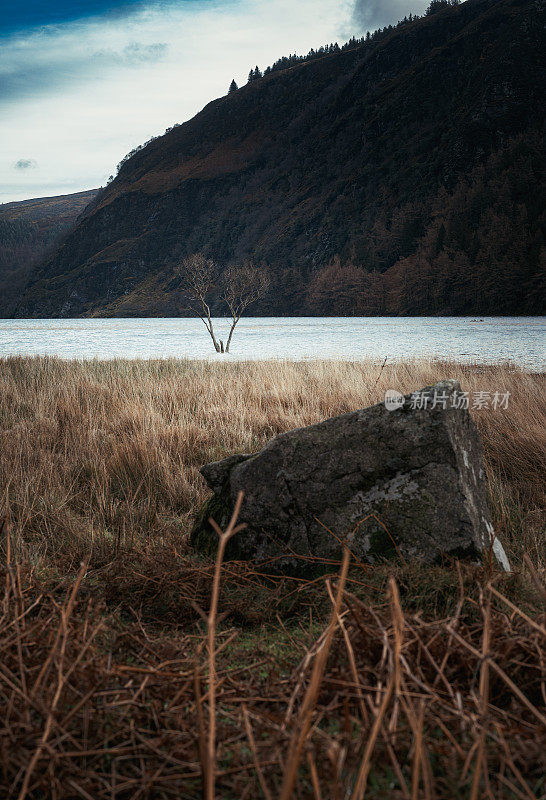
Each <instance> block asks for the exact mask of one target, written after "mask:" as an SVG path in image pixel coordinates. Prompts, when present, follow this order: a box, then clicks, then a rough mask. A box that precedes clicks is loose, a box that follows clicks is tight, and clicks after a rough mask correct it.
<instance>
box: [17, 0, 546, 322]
mask: <svg viewBox="0 0 546 800" xmlns="http://www.w3.org/2000/svg"><path fill="white" fill-rule="evenodd" d="M542 6H543V3H541V2H535V0H468V2H466V3H464V4H462V5H460V6H458V7H454V8H447V9H445V10H443V11H440V12H438V13H436V14H433V15H431V16H429V17H424V18H422V19H418V20H415V21H414V22H411V23H408V24H405V25H402V26H400V27H397V28H395V29H393V30H392V31H386V32H385V33H384V34H383V35H382V36H381V37H379V38H378V39H377V40H376V41H372V42H371V43H364V44H362V45H359V46H357V47H355V48H354V49H348V50H346V51H343V52H340V53H333V54H330V55H328V56H325V57H323V58H321V59H319V60H317V61H312V62H309V63H304V64H301V65H297V66H295V67H292V68H290V69H287V70H284V71H279V72H273V73H271V74H269V75H267V76H266V77H264V78H262V79H260V80H256V81H253V82H251V83H249V84H248V85H247V86H245V87H243V88H242V89H239V90H238V91H236V92H234V93H232V94H230V95H228V96H226V97H223V98H220V99H218V100H215V101H214V102H212V103H210V104H209V105H208V106H206V107H205V108H204V109H203V111H202V112H201V113H200V114H198V115H197V116H196V117H195V118H193V119H192V120H190V121H189V122H186V123H185V124H183V125H181V126H178V127H175V128H174V129H172V130H171V131H170V132H168V133H166V134H165V135H164V136H162V137H160V138H158V139H156V140H154V141H152V142H151V143H150V144H149V145H148V146H146V147H145V148H144V149H142V150H141V151H139V152H138V153H136V154H135V155H134V156H133V157H132V158H130V159H129V160H128V161H127V162H126V163H125V164H124V165H123V166H122V167H121V169H120V172H119V174H118V176H117V178H116V179H115V180H114V181H113V182H112V183H111V184H110V185H109V186H108V187H106V188H105V189H104V190H103V191H102V192H101V193H100V195H99V196H98V197H97V198H96V199H95V201H94V204H93V205H92V206H91V207H90V208H89V210H88V211H87V212H86V214H85V215H84V217H83V219H81V220H80V222H79V223H78V225H77V226H76V228H75V229H74V230H73V232H72V233H71V234H70V235H69V236H68V237H67V238H66V239H65V240H64V242H63V243H62V245H61V246H60V248H59V249H58V250H57V252H56V253H55V254H54V255H53V256H52V257H51V258H50V259H49V260H47V261H46V262H45V263H44V264H43V265H42V266H41V268H40V269H39V271H37V273H36V274H35V275H34V276H33V278H32V280H31V282H30V285H29V287H28V290H27V292H26V294H25V296H24V298H23V299H22V301H21V303H20V305H19V306H18V310H17V313H18V314H20V315H21V316H25V315H35V316H74V315H90V314H98V315H121V316H130V315H176V314H183V313H185V312H184V304H183V301H182V299H181V294H182V290H183V286H181V284H180V278H178V277H177V275H176V271H175V267H176V265H177V264H178V263H179V262H180V260H181V259H182V258H183V257H184V256H185V255H187V254H189V253H193V252H196V251H201V250H202V251H204V252H205V253H206V254H207V255H208V256H211V257H213V258H215V259H218V260H219V261H220V262H222V263H227V262H228V261H230V260H237V259H242V258H247V257H250V258H252V259H254V260H255V261H257V262H261V263H263V264H264V265H266V266H267V268H268V270H269V271H270V273H271V276H272V285H273V289H272V291H271V293H270V295H269V297H268V298H266V299H265V300H264V301H263V302H262V304H261V305H260V306H259V307H257V312H258V313H275V314H304V313H319V314H321V313H334V314H335V313H341V314H345V313H347V314H351V313H362V314H367V313H370V314H374V313H382V314H384V313H387V314H389V313H393V314H403V313H427V314H430V313H518V312H519V313H536V312H538V311H540V302H541V301H540V300H537V296H538V293H539V290H540V285H541V284H540V274H541V272H540V263H541V262H540V259H541V252H542V242H543V239H542V238H541V237H543V235H544V233H543V228H544V218H543V216H541V214H542V213H543V212H542V211H541V210H540V183H541V179H542V175H541V169H542V165H543V154H542V149H541V148H542V137H541V130H542V125H543V112H542V97H543V91H544V86H543V71H542V70H541V64H542V55H541V52H542V48H543V44H544V42H543V30H544V25H543V9H542ZM499 237H500V238H499Z"/></svg>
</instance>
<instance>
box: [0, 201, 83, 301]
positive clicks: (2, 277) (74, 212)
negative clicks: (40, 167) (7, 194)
mask: <svg viewBox="0 0 546 800" xmlns="http://www.w3.org/2000/svg"><path fill="white" fill-rule="evenodd" d="M96 193H97V190H96V189H91V190H90V191H87V192H76V193H75V194H65V195H60V196H58V197H39V198H36V199H34V200H22V201H18V202H14V203H4V204H2V205H0V316H1V315H3V314H7V313H9V311H10V309H11V307H12V306H13V304H14V303H15V301H16V300H17V299H18V295H19V294H20V292H21V290H22V287H23V286H24V285H25V283H26V282H27V280H28V278H29V275H30V274H31V272H32V268H33V266H34V265H35V264H37V263H38V262H39V261H40V260H42V259H43V258H44V256H45V254H46V252H47V250H48V248H52V247H53V246H54V245H55V244H56V243H57V242H58V240H59V237H61V236H62V235H63V234H64V233H66V232H67V231H68V230H69V229H70V227H72V226H73V224H74V222H75V221H76V219H77V218H78V217H79V215H80V214H81V213H82V212H83V211H84V210H85V208H86V207H87V205H88V204H89V203H90V202H91V200H92V199H93V198H94V197H95V195H96Z"/></svg>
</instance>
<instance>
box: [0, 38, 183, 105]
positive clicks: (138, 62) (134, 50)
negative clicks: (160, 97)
mask: <svg viewBox="0 0 546 800" xmlns="http://www.w3.org/2000/svg"><path fill="white" fill-rule="evenodd" d="M168 49H169V45H168V44H166V43H164V42H155V43H153V44H143V43H141V42H131V43H130V44H128V45H126V46H125V47H123V48H122V49H120V50H114V49H104V50H97V51H95V52H85V50H83V51H82V52H79V53H78V52H75V51H74V50H73V49H71V50H69V51H68V52H67V53H66V55H65V56H64V57H61V56H60V55H59V53H58V52H53V53H52V54H51V59H50V60H49V61H45V62H44V59H43V58H40V59H38V60H36V61H34V62H33V59H32V54H30V55H29V56H28V57H27V58H25V59H22V58H17V59H15V60H13V61H12V63H6V64H5V65H3V64H2V63H1V62H0V106H1V105H2V102H8V103H9V102H11V101H13V100H20V99H21V98H22V97H26V96H37V95H40V94H44V93H50V92H52V91H56V90H58V89H60V88H61V87H62V86H66V85H68V84H74V83H81V82H82V81H85V80H87V79H88V78H90V77H95V76H96V75H97V72H98V71H101V72H104V71H108V70H111V69H116V68H119V67H121V68H123V67H125V68H132V67H135V68H136V67H139V66H142V67H143V66H145V65H146V64H153V63H156V62H158V61H160V60H161V59H162V58H163V57H164V56H165V55H166V53H167V51H168Z"/></svg>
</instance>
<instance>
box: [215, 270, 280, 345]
mask: <svg viewBox="0 0 546 800" xmlns="http://www.w3.org/2000/svg"><path fill="white" fill-rule="evenodd" d="M222 283H223V291H222V297H223V299H224V302H225V304H226V305H227V307H228V308H229V312H230V314H231V327H230V329H229V336H228V339H227V342H226V353H229V346H230V344H231V337H232V336H233V331H234V330H235V326H236V325H237V323H238V322H239V320H240V319H241V317H242V315H243V313H244V312H245V311H246V309H247V308H248V307H249V306H251V305H252V304H253V303H255V302H256V301H257V300H259V299H260V298H261V297H263V296H264V295H265V294H266V293H267V291H268V289H269V285H270V281H269V276H268V275H267V273H266V272H265V270H263V269H260V267H256V266H254V264H252V263H251V262H250V261H246V262H244V263H243V264H240V265H237V266H231V267H228V268H227V269H226V270H225V271H224V274H223V276H222Z"/></svg>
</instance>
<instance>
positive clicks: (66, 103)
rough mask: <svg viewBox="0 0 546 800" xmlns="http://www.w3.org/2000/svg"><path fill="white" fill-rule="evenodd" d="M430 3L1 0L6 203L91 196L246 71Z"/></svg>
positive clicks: (1, 173)
mask: <svg viewBox="0 0 546 800" xmlns="http://www.w3.org/2000/svg"><path fill="white" fill-rule="evenodd" d="M426 5H427V2H423V0H138V2H137V1H135V0H125V2H119V0H0V203H6V202H10V201H13V200H24V199H27V198H31V197H48V196H54V195H59V194H68V193H70V192H77V191H82V190H84V189H94V188H96V187H98V186H102V185H104V184H105V183H106V181H107V179H108V177H109V175H112V174H115V172H116V165H117V164H118V162H119V161H120V160H121V159H122V158H123V156H124V155H125V154H126V153H127V152H129V151H130V150H131V149H132V148H134V147H135V146H136V145H138V144H141V143H143V142H144V141H146V140H147V139H149V138H150V137H151V136H157V135H160V134H162V133H163V132H164V131H165V128H167V127H170V126H172V125H173V124H175V123H181V122H184V121H185V120H187V119H190V118H191V117H193V116H194V115H195V114H196V113H197V112H198V111H200V110H201V108H203V106H204V105H206V104H207V103H208V102H209V101H210V100H212V99H214V98H216V97H220V96H221V95H224V94H225V93H226V92H227V89H228V86H229V84H230V82H231V80H232V78H235V80H236V81H237V83H238V84H239V85H242V84H244V83H245V82H246V80H247V76H248V72H249V69H250V68H251V67H253V66H256V65H258V66H260V68H262V69H264V68H265V67H266V66H268V65H269V64H272V63H273V62H274V61H275V60H276V59H277V58H279V57H281V56H283V55H288V54H290V53H293V52H297V53H303V54H304V53H307V52H308V51H309V50H310V49H311V48H312V47H315V48H317V47H320V45H322V44H325V43H328V42H335V41H337V42H339V43H340V44H341V43H343V42H344V41H346V40H347V39H349V38H350V37H351V36H353V35H354V36H361V35H363V34H364V33H365V32H366V31H367V30H375V29H376V28H377V27H382V26H384V25H388V24H390V23H394V22H396V21H397V20H398V19H401V18H402V17H404V15H405V14H409V13H410V11H411V12H413V13H422V12H423V10H424V8H425V7H426Z"/></svg>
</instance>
